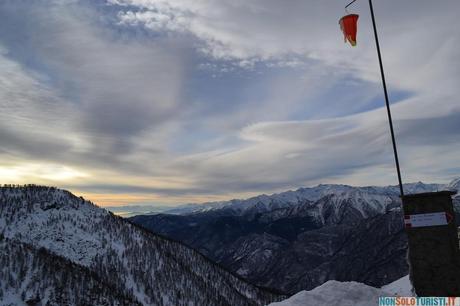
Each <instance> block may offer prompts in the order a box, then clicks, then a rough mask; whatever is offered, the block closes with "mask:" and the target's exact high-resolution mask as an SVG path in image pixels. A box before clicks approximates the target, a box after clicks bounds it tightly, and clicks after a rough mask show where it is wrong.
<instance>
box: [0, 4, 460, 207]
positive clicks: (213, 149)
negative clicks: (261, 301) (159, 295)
mask: <svg viewBox="0 0 460 306" xmlns="http://www.w3.org/2000/svg"><path fill="white" fill-rule="evenodd" d="M343 4H346V3H342V4H339V3H336V2H334V3H332V2H318V1H316V2H315V1H300V0H299V1H297V0H295V1H290V2H289V3H286V2H280V1H271V0H270V1H267V0H252V1H235V0H233V1H227V0H223V1H207V0H199V1H186V0H172V1H162V0H109V1H107V2H98V3H94V2H92V1H45V0H44V1H36V2H33V3H31V2H25V1H6V2H3V3H1V4H0V107H1V108H2V110H3V111H2V112H1V113H0V142H1V144H2V145H1V148H0V155H1V159H2V161H1V162H0V181H1V182H2V183H3V182H5V183H7V182H15V183H16V182H22V183H29V182H39V183H40V182H41V183H46V184H57V185H60V186H64V187H70V188H71V189H73V190H77V191H79V192H83V193H85V194H90V195H91V196H92V197H94V198H98V199H102V198H103V202H104V203H105V204H108V203H109V202H110V197H109V196H108V194H110V193H113V194H115V195H114V196H113V197H112V199H113V201H114V202H116V203H119V204H121V203H123V201H120V197H123V198H124V199H125V200H126V202H127V203H132V202H136V203H140V202H142V203H147V202H149V201H148V199H149V198H150V199H152V201H153V202H155V203H179V202H192V201H199V200H200V199H201V200H210V199H221V198H222V199H223V198H228V197H242V196H245V195H249V194H256V193H259V192H271V191H278V190H282V189H284V188H294V187H298V186H301V185H308V184H314V183H319V182H326V181H328V182H345V183H351V184H372V183H375V184H387V183H394V182H395V181H396V180H395V176H394V171H393V157H392V152H391V147H390V146H389V141H390V140H389V134H388V127H387V122H386V113H385V110H384V109H383V108H382V107H383V105H384V104H383V97H382V92H381V87H380V83H379V82H380V80H379V77H380V76H379V71H378V66H377V62H376V54H375V48H374V47H375V46H374V42H373V37H372V32H371V28H370V20H369V16H368V8H367V6H366V5H367V3H366V2H365V1H362V2H357V5H356V7H355V8H354V9H355V10H356V11H357V12H359V13H360V14H361V18H360V24H359V26H360V30H359V34H358V47H356V48H350V47H348V46H347V45H345V44H342V41H341V40H342V37H341V33H340V31H339V29H338V24H337V20H338V18H339V17H340V16H341V15H342V14H343ZM459 8H460V6H459V3H458V2H457V1H444V2H443V3H442V4H440V3H434V2H432V1H418V2H417V4H416V5H414V4H413V3H401V2H400V1H395V0H393V1H385V2H378V3H376V10H377V21H378V23H379V30H380V34H381V40H382V51H383V54H384V62H385V67H386V70H387V78H388V82H389V87H390V92H391V97H392V100H393V102H395V103H394V105H393V111H394V119H395V126H396V129H397V136H398V142H399V144H400V151H401V157H402V160H401V162H402V167H403V170H404V179H405V180H429V181H446V180H448V179H450V178H451V177H452V176H454V175H458V173H460V171H459V170H460V169H459V167H460V166H459V165H460V159H459V157H458V154H456V152H458V149H459V144H458V141H457V139H458V136H459V127H460V126H459V122H460V106H459V104H458V98H457V97H458V94H459V91H458V84H459V83H460V77H459V75H458V71H459V70H460V59H459V58H458V55H457V53H458V52H457V50H458V49H459V47H460V34H459V33H458V31H457V29H456V27H455V26H454V25H455V24H456V18H457V16H456V12H457V11H458V9H459ZM98 195H99V196H98ZM134 199H135V200H134Z"/></svg>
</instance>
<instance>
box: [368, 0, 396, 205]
mask: <svg viewBox="0 0 460 306" xmlns="http://www.w3.org/2000/svg"><path fill="white" fill-rule="evenodd" d="M369 7H370V9H371V17H372V25H373V26H374V36H375V45H376V46H377V54H378V56H379V64H380V75H381V77H382V85H383V92H384V93H385V103H386V106H387V113H388V121H389V123H390V132H391V141H392V143H393V153H394V156H395V164H396V171H397V172H398V182H399V191H400V193H401V198H402V197H403V196H404V190H403V185H402V179H401V169H400V168H399V158H398V150H397V149H396V140H395V133H394V130H393V120H392V119H391V110H390V102H389V100H388V92H387V84H386V82H385V73H384V71H383V64H382V54H381V53H380V45H379V37H378V35H377V27H376V25H375V16H374V8H373V7H372V0H369Z"/></svg>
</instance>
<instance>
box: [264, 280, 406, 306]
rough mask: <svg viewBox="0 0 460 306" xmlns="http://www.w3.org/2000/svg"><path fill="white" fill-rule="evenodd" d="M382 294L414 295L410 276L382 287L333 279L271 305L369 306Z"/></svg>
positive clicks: (374, 303) (376, 302) (375, 303)
mask: <svg viewBox="0 0 460 306" xmlns="http://www.w3.org/2000/svg"><path fill="white" fill-rule="evenodd" d="M381 296H413V293H412V285H411V284H410V281H409V276H408V275H407V276H405V277H403V278H401V279H398V280H397V281H395V282H393V283H391V284H388V285H386V286H383V287H382V288H381V289H379V288H374V287H371V286H368V285H365V284H362V283H357V282H338V281H334V280H332V281H328V282H326V283H324V284H322V285H321V286H319V287H316V288H315V289H313V290H310V291H300V292H299V293H297V294H295V295H293V296H291V297H290V298H288V299H286V300H284V301H281V302H277V303H272V304H270V305H269V306H305V305H341V306H368V305H377V304H378V299H379V297H381Z"/></svg>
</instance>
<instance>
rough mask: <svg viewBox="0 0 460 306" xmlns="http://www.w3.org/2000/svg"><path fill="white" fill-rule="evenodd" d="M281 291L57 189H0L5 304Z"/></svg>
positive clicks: (183, 300) (150, 300) (165, 300)
mask: <svg viewBox="0 0 460 306" xmlns="http://www.w3.org/2000/svg"><path fill="white" fill-rule="evenodd" d="M281 298H283V296H281V295H279V294H277V293H275V292H273V291H270V290H267V289H263V288H260V287H257V286H254V285H252V284H250V283H248V282H246V281H244V280H243V279H241V278H239V277H237V276H235V275H234V274H232V273H230V272H228V271H227V270H226V269H224V268H222V267H220V266H218V265H216V264H214V263H213V262H211V261H210V260H208V259H207V258H205V257H204V256H202V255H201V254H199V253H197V252H196V251H194V250H192V249H190V248H188V247H186V246H184V245H183V244H181V243H179V242H175V241H172V240H169V239H166V238H163V237H160V236H158V235H155V234H152V233H151V232H148V231H146V230H144V229H142V228H140V227H138V226H136V225H134V224H132V223H130V222H129V221H128V220H126V219H122V218H120V217H117V216H114V215H113V214H111V213H109V212H107V211H106V210H105V209H102V208H99V207H97V206H95V205H94V204H92V203H90V202H88V201H85V200H84V199H83V198H79V197H76V196H74V195H72V194H71V193H69V192H67V191H63V190H59V189H56V188H49V187H39V186H26V187H14V186H6V187H1V188H0V305H71V306H72V305H79V306H80V305H171V306H176V305H229V306H230V305H232V306H233V305H266V304H268V303H270V302H273V301H277V300H280V299H281Z"/></svg>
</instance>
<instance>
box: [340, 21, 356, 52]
mask: <svg viewBox="0 0 460 306" xmlns="http://www.w3.org/2000/svg"><path fill="white" fill-rule="evenodd" d="M358 18H359V15H356V14H350V15H346V16H343V17H342V18H341V19H340V20H339V24H340V29H341V30H342V32H343V35H344V41H345V42H347V40H348V41H349V42H350V44H351V45H352V46H353V47H354V46H356V33H357V32H358Z"/></svg>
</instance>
